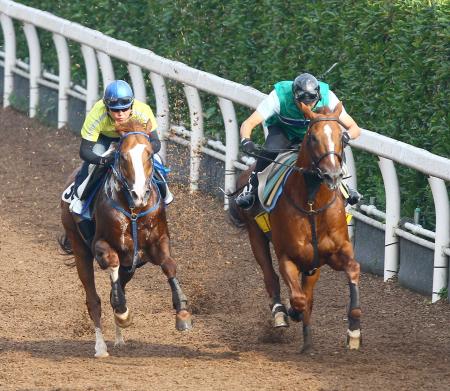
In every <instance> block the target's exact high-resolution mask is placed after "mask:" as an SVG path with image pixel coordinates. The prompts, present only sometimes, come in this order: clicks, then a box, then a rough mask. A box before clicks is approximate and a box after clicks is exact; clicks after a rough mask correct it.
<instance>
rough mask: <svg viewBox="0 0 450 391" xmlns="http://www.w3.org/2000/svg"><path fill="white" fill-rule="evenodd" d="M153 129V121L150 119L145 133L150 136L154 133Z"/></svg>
mask: <svg viewBox="0 0 450 391" xmlns="http://www.w3.org/2000/svg"><path fill="white" fill-rule="evenodd" d="M152 127H153V124H152V120H151V119H149V120H148V121H147V124H146V125H145V133H147V134H150V133H151V132H152Z"/></svg>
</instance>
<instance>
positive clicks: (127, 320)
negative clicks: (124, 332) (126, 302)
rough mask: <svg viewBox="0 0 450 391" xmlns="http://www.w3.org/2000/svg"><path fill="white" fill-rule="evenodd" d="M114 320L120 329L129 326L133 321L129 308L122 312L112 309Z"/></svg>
mask: <svg viewBox="0 0 450 391" xmlns="http://www.w3.org/2000/svg"><path fill="white" fill-rule="evenodd" d="M114 322H115V323H116V325H117V326H119V327H120V328H122V329H125V328H127V327H129V326H131V323H133V319H132V316H131V312H130V310H129V309H128V308H127V310H126V311H125V312H124V313H123V314H119V313H117V312H116V311H114Z"/></svg>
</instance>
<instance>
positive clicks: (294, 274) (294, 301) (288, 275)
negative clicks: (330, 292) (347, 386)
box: [279, 257, 312, 352]
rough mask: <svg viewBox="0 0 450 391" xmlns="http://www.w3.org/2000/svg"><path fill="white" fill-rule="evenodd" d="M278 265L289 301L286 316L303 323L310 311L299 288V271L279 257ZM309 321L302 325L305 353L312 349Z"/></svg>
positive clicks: (303, 349)
mask: <svg viewBox="0 0 450 391" xmlns="http://www.w3.org/2000/svg"><path fill="white" fill-rule="evenodd" d="M279 264H280V273H281V275H282V276H283V279H284V281H285V283H286V285H287V286H288V288H289V301H290V303H291V308H289V311H288V314H289V316H290V318H291V319H292V320H294V321H296V322H300V321H302V320H303V321H304V318H305V315H306V316H307V317H308V316H309V315H308V313H310V311H308V308H309V307H308V306H309V303H308V298H307V296H306V295H305V293H304V292H303V291H302V288H301V286H300V281H299V275H300V269H299V267H298V266H297V265H296V264H295V263H294V262H292V261H291V260H290V259H287V258H285V257H280V259H279ZM311 277H312V276H311ZM309 319H310V318H309V317H308V320H307V322H308V323H306V324H305V323H304V327H303V336H304V340H303V347H302V352H307V351H309V350H311V348H312V338H311V327H310V324H309ZM305 326H306V327H305Z"/></svg>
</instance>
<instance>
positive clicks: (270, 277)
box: [248, 223, 289, 328]
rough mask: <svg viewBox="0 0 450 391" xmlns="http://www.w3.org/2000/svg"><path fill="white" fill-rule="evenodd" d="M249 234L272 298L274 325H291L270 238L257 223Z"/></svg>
mask: <svg viewBox="0 0 450 391" xmlns="http://www.w3.org/2000/svg"><path fill="white" fill-rule="evenodd" d="M248 236H249V239H250V245H251V247H252V252H253V255H254V257H255V259H256V262H257V263H258V265H259V267H260V268H261V270H262V272H263V276H264V285H265V287H266V291H267V294H268V295H269V299H270V304H269V305H270V309H271V314H272V320H273V327H274V328H279V327H289V323H288V314H287V310H286V307H285V306H284V304H282V302H281V293H280V279H279V277H278V275H277V273H276V272H275V270H274V268H273V262H272V256H271V254H270V243H269V240H268V239H267V238H266V237H265V235H264V234H263V233H262V231H261V230H260V228H259V227H258V226H256V224H253V223H252V225H249V227H248Z"/></svg>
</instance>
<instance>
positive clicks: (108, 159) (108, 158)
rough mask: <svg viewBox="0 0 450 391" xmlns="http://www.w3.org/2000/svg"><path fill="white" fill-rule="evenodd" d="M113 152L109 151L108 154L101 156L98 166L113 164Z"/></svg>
mask: <svg viewBox="0 0 450 391" xmlns="http://www.w3.org/2000/svg"><path fill="white" fill-rule="evenodd" d="M114 160H115V154H114V153H110V154H109V155H106V156H102V158H101V159H100V166H104V167H109V166H113V165H114Z"/></svg>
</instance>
